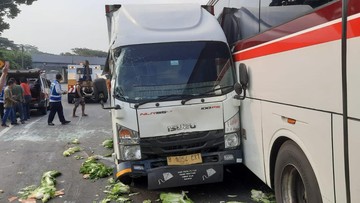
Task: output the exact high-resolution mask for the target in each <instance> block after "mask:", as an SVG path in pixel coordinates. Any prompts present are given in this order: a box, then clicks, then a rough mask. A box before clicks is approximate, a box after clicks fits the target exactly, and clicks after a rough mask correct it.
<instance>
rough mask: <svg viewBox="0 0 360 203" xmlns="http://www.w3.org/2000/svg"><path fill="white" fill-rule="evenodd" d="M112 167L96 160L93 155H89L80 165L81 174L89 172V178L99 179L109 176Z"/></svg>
mask: <svg viewBox="0 0 360 203" xmlns="http://www.w3.org/2000/svg"><path fill="white" fill-rule="evenodd" d="M112 172H113V168H111V167H107V166H105V165H104V164H103V163H100V162H97V161H96V159H95V158H94V157H89V158H87V159H86V161H85V162H84V163H83V164H82V166H81V167H80V173H81V174H89V178H90V179H99V178H104V177H107V176H110V175H111V174H112Z"/></svg>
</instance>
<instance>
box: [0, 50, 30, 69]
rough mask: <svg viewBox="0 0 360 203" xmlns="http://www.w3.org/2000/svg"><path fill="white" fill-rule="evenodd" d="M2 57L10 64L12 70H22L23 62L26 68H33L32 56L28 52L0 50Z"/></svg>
mask: <svg viewBox="0 0 360 203" xmlns="http://www.w3.org/2000/svg"><path fill="white" fill-rule="evenodd" d="M0 57H1V59H3V60H5V61H9V62H10V64H11V66H10V69H21V65H22V60H23V62H24V68H27V67H31V66H32V58H31V55H30V54H29V53H27V52H22V51H17V50H5V49H0Z"/></svg>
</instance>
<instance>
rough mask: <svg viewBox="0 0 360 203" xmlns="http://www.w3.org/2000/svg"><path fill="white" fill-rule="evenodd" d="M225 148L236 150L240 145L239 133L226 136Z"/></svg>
mask: <svg viewBox="0 0 360 203" xmlns="http://www.w3.org/2000/svg"><path fill="white" fill-rule="evenodd" d="M224 141H225V148H234V147H237V146H239V145H240V138H239V135H238V134H237V133H231V134H225V135H224Z"/></svg>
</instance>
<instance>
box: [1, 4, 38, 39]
mask: <svg viewBox="0 0 360 203" xmlns="http://www.w3.org/2000/svg"><path fill="white" fill-rule="evenodd" d="M34 1H36V0H2V1H0V34H1V33H2V32H3V31H4V30H6V29H9V28H10V25H9V23H7V22H5V21H4V18H5V17H7V18H11V19H13V18H15V17H16V16H17V15H18V14H19V13H20V9H19V8H18V6H19V5H21V4H26V5H31V4H32V3H33V2H34Z"/></svg>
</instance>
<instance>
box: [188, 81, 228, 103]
mask: <svg viewBox="0 0 360 203" xmlns="http://www.w3.org/2000/svg"><path fill="white" fill-rule="evenodd" d="M228 88H234V86H231V85H228V86H223V87H219V88H215V89H212V90H210V91H207V92H204V93H201V94H196V95H191V97H188V98H186V99H183V100H181V104H182V105H184V104H185V103H186V102H188V101H190V100H192V99H194V98H198V97H201V96H205V95H209V94H210V93H214V92H215V91H218V90H224V89H228Z"/></svg>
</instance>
